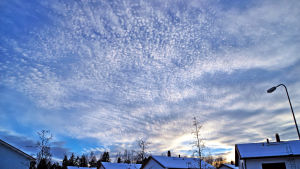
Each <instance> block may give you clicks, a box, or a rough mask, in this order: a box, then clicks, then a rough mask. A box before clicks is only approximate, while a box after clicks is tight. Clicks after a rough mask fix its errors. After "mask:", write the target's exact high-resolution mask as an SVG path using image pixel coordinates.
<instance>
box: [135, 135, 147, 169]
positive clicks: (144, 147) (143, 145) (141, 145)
mask: <svg viewBox="0 0 300 169" xmlns="http://www.w3.org/2000/svg"><path fill="white" fill-rule="evenodd" d="M137 144H138V147H139V149H140V150H139V152H138V155H137V162H139V163H142V162H143V161H144V160H145V158H146V156H147V152H146V150H147V148H148V147H149V145H150V143H149V142H147V141H146V140H144V139H142V138H141V139H139V140H137Z"/></svg>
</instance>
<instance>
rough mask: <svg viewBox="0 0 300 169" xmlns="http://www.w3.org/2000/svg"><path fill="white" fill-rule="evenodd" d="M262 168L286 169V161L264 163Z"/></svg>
mask: <svg viewBox="0 0 300 169" xmlns="http://www.w3.org/2000/svg"><path fill="white" fill-rule="evenodd" d="M262 169H286V167H285V163H265V164H262Z"/></svg>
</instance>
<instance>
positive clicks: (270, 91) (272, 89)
mask: <svg viewBox="0 0 300 169" xmlns="http://www.w3.org/2000/svg"><path fill="white" fill-rule="evenodd" d="M279 86H283V87H284V88H285V91H286V95H287V97H288V100H289V103H290V107H291V111H292V114H293V117H294V121H295V126H296V129H297V133H298V137H299V140H300V134H299V129H298V125H297V121H296V118H295V114H294V110H293V107H292V103H291V100H290V96H289V93H288V91H287V88H286V86H285V85H284V84H279V85H277V86H273V87H271V88H270V89H269V90H267V92H268V93H272V92H274V91H275V90H276V88H277V87H279Z"/></svg>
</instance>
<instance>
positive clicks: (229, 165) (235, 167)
mask: <svg viewBox="0 0 300 169" xmlns="http://www.w3.org/2000/svg"><path fill="white" fill-rule="evenodd" d="M222 165H224V166H226V167H229V168H232V169H239V167H237V166H235V165H232V164H222Z"/></svg>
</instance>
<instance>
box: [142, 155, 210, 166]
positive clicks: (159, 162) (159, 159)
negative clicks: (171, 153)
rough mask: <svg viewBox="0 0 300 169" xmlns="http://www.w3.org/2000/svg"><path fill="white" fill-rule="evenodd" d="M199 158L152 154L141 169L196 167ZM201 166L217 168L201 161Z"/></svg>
mask: <svg viewBox="0 0 300 169" xmlns="http://www.w3.org/2000/svg"><path fill="white" fill-rule="evenodd" d="M196 168H199V158H185V157H184V158H180V157H166V156H150V157H149V158H148V159H147V161H146V162H145V163H144V164H143V166H142V168H141V169H196ZM201 168H203V169H204V168H205V169H215V167H213V166H212V165H210V164H208V163H206V162H205V161H201Z"/></svg>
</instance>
